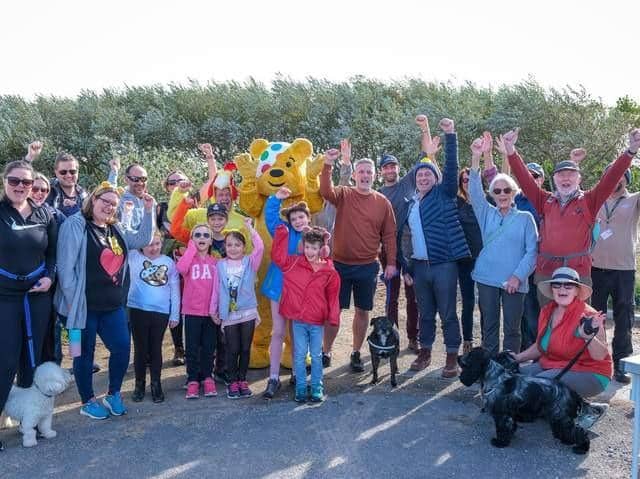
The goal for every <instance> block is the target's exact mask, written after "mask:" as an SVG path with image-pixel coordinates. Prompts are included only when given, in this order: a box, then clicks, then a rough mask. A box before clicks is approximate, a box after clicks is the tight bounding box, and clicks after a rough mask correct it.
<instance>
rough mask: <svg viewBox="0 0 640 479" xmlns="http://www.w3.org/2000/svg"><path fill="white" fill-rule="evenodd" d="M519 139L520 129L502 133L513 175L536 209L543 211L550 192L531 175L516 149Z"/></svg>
mask: <svg viewBox="0 0 640 479" xmlns="http://www.w3.org/2000/svg"><path fill="white" fill-rule="evenodd" d="M517 140H518V129H517V128H516V129H515V130H511V131H508V132H507V133H505V134H504V135H502V142H503V144H504V148H505V152H506V154H507V157H508V159H509V166H510V167H511V171H512V172H513V175H514V176H515V177H516V180H517V181H518V184H519V185H520V188H521V189H522V192H523V193H524V195H525V196H526V197H527V199H528V200H529V201H530V202H531V204H532V205H533V207H534V208H535V209H536V211H543V209H544V203H545V201H547V198H548V197H549V195H550V193H549V192H547V191H545V190H543V189H542V188H540V187H539V186H538V184H537V183H536V181H535V180H534V179H533V176H531V173H530V172H529V170H528V169H527V165H525V163H524V161H522V158H521V157H520V155H519V154H518V152H517V151H516V146H515V145H516V141H517Z"/></svg>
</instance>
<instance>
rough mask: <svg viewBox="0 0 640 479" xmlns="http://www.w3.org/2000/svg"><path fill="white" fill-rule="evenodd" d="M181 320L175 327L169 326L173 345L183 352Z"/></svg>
mask: <svg viewBox="0 0 640 479" xmlns="http://www.w3.org/2000/svg"><path fill="white" fill-rule="evenodd" d="M182 323H183V322H182V321H180V322H178V325H177V326H176V327H175V328H171V330H170V331H171V339H172V340H173V347H174V348H176V349H182V351H183V352H184V343H183V342H182V330H183V326H182Z"/></svg>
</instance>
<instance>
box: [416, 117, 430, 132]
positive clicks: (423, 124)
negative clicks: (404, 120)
mask: <svg viewBox="0 0 640 479" xmlns="http://www.w3.org/2000/svg"><path fill="white" fill-rule="evenodd" d="M416 125H418V127H419V128H420V131H422V133H427V132H429V119H428V118H427V115H418V116H416Z"/></svg>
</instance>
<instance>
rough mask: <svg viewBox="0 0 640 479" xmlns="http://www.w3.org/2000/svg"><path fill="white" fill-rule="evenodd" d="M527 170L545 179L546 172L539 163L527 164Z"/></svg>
mask: <svg viewBox="0 0 640 479" xmlns="http://www.w3.org/2000/svg"><path fill="white" fill-rule="evenodd" d="M527 170H529V171H530V172H532V173H535V174H536V175H538V176H542V177H543V178H544V170H543V169H542V166H540V164H539V163H535V162H531V163H527Z"/></svg>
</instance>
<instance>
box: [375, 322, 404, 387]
mask: <svg viewBox="0 0 640 479" xmlns="http://www.w3.org/2000/svg"><path fill="white" fill-rule="evenodd" d="M371 326H373V331H371V334H370V335H369V336H368V337H367V342H368V343H369V352H370V353H371V365H372V367H373V379H372V380H371V384H376V383H377V382H378V366H379V365H380V359H381V358H389V362H390V364H391V387H396V386H397V385H398V383H397V382H396V373H397V372H398V354H399V353H400V334H398V330H397V329H396V328H395V327H394V325H393V323H392V322H391V321H390V320H389V318H387V317H386V316H377V317H375V318H373V319H371Z"/></svg>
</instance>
